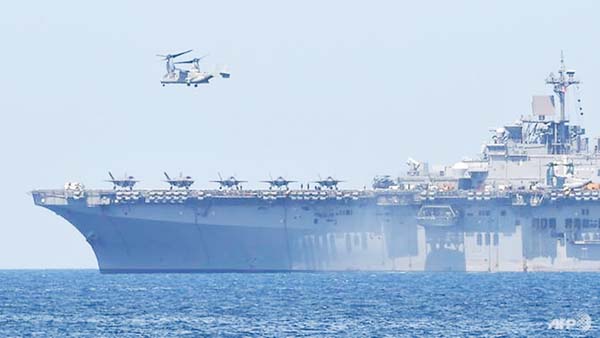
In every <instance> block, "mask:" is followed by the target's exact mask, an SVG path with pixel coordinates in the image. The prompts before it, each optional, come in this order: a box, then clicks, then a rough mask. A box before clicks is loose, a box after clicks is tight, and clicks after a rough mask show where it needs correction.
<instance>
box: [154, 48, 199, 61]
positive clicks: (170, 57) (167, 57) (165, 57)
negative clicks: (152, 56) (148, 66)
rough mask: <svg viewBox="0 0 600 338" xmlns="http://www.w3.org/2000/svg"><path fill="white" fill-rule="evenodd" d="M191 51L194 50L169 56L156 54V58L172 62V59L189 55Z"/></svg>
mask: <svg viewBox="0 0 600 338" xmlns="http://www.w3.org/2000/svg"><path fill="white" fill-rule="evenodd" d="M191 51H192V49H190V50H186V51H185V52H181V53H177V54H167V55H162V54H156V56H158V57H161V58H164V59H165V60H170V59H172V58H176V57H178V56H181V55H183V54H187V53H189V52H191Z"/></svg>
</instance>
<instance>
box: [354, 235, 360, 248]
mask: <svg viewBox="0 0 600 338" xmlns="http://www.w3.org/2000/svg"><path fill="white" fill-rule="evenodd" d="M359 245H360V237H358V235H354V246H359Z"/></svg>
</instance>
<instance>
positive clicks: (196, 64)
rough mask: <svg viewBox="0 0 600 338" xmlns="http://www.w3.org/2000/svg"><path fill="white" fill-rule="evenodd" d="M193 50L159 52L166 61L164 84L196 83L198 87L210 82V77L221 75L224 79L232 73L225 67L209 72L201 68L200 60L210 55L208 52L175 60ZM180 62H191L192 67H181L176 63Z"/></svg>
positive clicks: (189, 84)
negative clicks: (190, 57)
mask: <svg viewBox="0 0 600 338" xmlns="http://www.w3.org/2000/svg"><path fill="white" fill-rule="evenodd" d="M191 51H192V50H191V49H190V50H187V51H184V52H180V53H176V54H167V55H162V54H157V56H159V57H162V58H163V61H166V68H167V73H166V74H165V75H164V76H163V78H162V80H161V81H160V83H161V84H162V85H163V87H164V86H165V85H168V84H185V85H187V86H191V85H194V87H198V84H202V83H209V81H210V79H212V78H214V77H217V76H221V77H222V78H224V79H228V78H229V77H230V76H231V74H230V73H229V72H228V71H226V70H225V69H221V70H218V71H213V72H207V71H203V70H201V69H200V60H202V59H204V58H205V57H207V56H208V54H206V55H203V56H201V57H198V58H193V59H191V60H187V61H179V62H174V61H173V59H175V58H177V57H179V56H182V55H184V54H187V53H189V52H191ZM176 64H178V65H180V64H189V65H191V68H189V69H181V68H177V67H176V66H175V65H176Z"/></svg>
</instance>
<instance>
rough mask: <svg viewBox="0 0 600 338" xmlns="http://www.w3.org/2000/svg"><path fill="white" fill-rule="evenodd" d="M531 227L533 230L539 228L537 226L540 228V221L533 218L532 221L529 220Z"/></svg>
mask: <svg viewBox="0 0 600 338" xmlns="http://www.w3.org/2000/svg"><path fill="white" fill-rule="evenodd" d="M531 225H532V226H533V227H534V228H537V227H539V226H540V219H539V218H533V219H532V220H531Z"/></svg>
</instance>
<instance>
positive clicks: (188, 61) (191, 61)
mask: <svg viewBox="0 0 600 338" xmlns="http://www.w3.org/2000/svg"><path fill="white" fill-rule="evenodd" d="M174 63H175V64H176V65H178V64H180V63H194V60H187V61H179V62H174Z"/></svg>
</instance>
